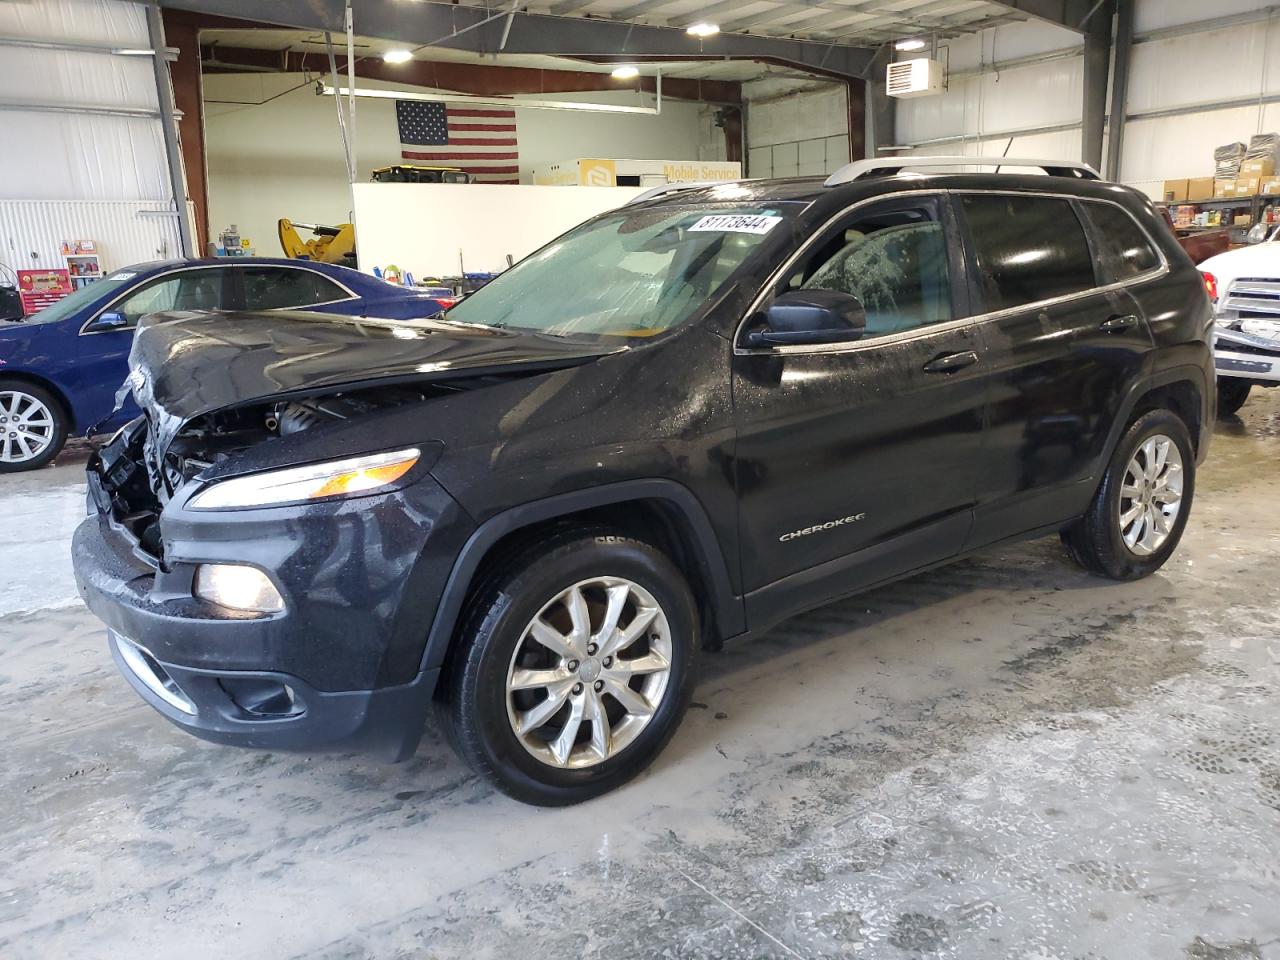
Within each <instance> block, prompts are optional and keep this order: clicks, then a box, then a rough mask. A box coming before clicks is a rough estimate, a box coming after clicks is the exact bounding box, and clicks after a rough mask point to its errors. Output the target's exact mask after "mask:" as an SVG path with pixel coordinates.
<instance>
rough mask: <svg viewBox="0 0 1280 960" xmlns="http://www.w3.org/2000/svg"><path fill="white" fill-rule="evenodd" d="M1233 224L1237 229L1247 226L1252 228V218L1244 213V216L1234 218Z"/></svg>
mask: <svg viewBox="0 0 1280 960" xmlns="http://www.w3.org/2000/svg"><path fill="white" fill-rule="evenodd" d="M1233 222H1234V223H1235V225H1236V226H1237V227H1249V226H1252V225H1253V217H1251V216H1249V215H1248V214H1247V213H1245V214H1241V215H1240V216H1238V217H1236V218H1235V220H1234V221H1233Z"/></svg>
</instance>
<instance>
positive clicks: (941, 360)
mask: <svg viewBox="0 0 1280 960" xmlns="http://www.w3.org/2000/svg"><path fill="white" fill-rule="evenodd" d="M977 362H978V355H977V354H976V353H975V352H974V351H972V350H966V351H964V353H944V354H943V355H942V356H940V357H938V358H937V359H936V360H930V361H929V362H928V363H926V364H925V365H924V372H925V373H955V372H956V371H957V370H962V369H964V368H965V367H971V366H973V365H974V364H975V363H977Z"/></svg>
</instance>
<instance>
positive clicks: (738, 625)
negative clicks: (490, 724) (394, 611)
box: [421, 478, 746, 670]
mask: <svg viewBox="0 0 1280 960" xmlns="http://www.w3.org/2000/svg"><path fill="white" fill-rule="evenodd" d="M641 500H650V501H652V500H661V501H664V502H665V503H666V504H667V505H669V506H671V507H672V508H673V509H674V510H675V511H676V513H677V514H678V516H679V517H680V519H681V520H683V521H684V523H685V525H686V530H687V532H688V533H689V534H690V535H691V536H690V538H689V539H690V544H689V545H690V546H691V547H692V548H693V549H694V551H696V557H695V559H696V560H697V562H698V563H699V565H700V567H701V572H702V574H703V576H704V579H705V582H706V586H707V588H708V590H709V592H710V597H709V598H708V599H709V600H710V602H711V604H712V607H713V608H714V610H715V614H716V618H717V623H718V625H719V628H720V632H721V633H722V634H723V636H725V637H730V636H734V635H736V634H740V633H743V632H744V631H745V630H746V614H745V608H744V605H743V599H742V597H740V596H738V595H737V594H736V593H735V592H734V590H733V586H732V580H731V578H730V576H729V567H728V564H727V563H726V561H725V557H724V551H723V549H722V548H721V545H720V541H719V539H718V538H717V537H716V535H715V531H714V529H713V528H712V526H711V521H710V519H709V518H708V517H707V512H706V510H705V509H704V508H703V506H702V503H701V502H700V501H699V500H698V498H697V497H696V496H694V494H693V492H692V491H691V490H689V488H688V487H686V486H684V485H683V484H681V483H678V482H676V481H674V480H667V479H662V478H651V479H640V480H626V481H622V482H620V483H609V484H603V485H601V486H598V487H589V488H587V489H585V490H577V491H573V492H571V493H562V494H557V495H556V496H553V497H547V498H545V499H542V500H534V501H531V502H529V503H525V504H521V505H519V506H516V507H512V508H510V509H508V510H504V511H503V512H501V513H498V514H496V515H494V516H493V517H490V518H489V519H488V520H486V521H484V522H483V523H482V524H480V526H479V527H477V528H476V529H475V530H474V531H473V532H472V534H471V536H470V537H469V538H468V539H467V542H466V543H465V544H464V545H463V547H462V550H461V551H460V552H459V553H458V557H457V559H456V560H455V561H454V564H453V569H452V570H451V571H450V572H449V577H448V579H447V580H446V582H445V587H444V591H443V592H442V594H441V597H440V603H439V606H438V607H437V609H436V613H435V616H434V618H433V620H432V623H431V628H430V630H429V631H428V633H427V642H426V647H425V649H424V650H423V655H422V665H421V669H422V670H432V669H435V668H438V667H439V666H441V665H442V664H443V663H444V660H445V657H446V655H447V654H448V652H449V648H450V646H451V645H452V643H453V637H454V632H455V630H456V628H457V624H458V621H459V619H460V617H461V616H462V613H463V604H464V602H465V600H466V598H467V596H468V594H469V592H470V590H471V586H472V584H473V583H474V582H475V577H476V575H477V573H478V572H479V570H480V567H481V564H482V563H483V562H484V560H485V559H486V558H487V557H488V556H489V553H490V550H491V548H492V547H493V546H494V544H496V543H497V542H498V541H499V540H501V539H502V538H503V537H505V536H507V535H508V534H510V533H514V532H516V531H518V530H520V529H522V528H524V527H529V526H532V525H534V524H538V523H544V522H546V521H548V520H554V519H556V518H557V517H563V516H568V515H571V514H574V513H579V512H581V511H583V510H589V509H592V508H597V507H607V506H616V505H619V504H624V503H628V502H633V501H641Z"/></svg>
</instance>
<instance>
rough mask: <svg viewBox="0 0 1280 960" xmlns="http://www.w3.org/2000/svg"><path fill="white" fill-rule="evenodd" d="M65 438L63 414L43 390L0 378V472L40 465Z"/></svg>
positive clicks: (50, 396)
mask: <svg viewBox="0 0 1280 960" xmlns="http://www.w3.org/2000/svg"><path fill="white" fill-rule="evenodd" d="M66 438H67V426H66V417H65V415H64V414H63V412H62V407H61V405H60V404H59V403H58V401H57V400H55V399H54V398H53V396H52V395H51V394H50V393H49V392H48V391H47V390H45V389H44V388H43V387H38V386H35V385H34V384H29V383H23V382H20V381H15V380H0V473H16V472H18V471H20V470H34V469H36V468H37V467H43V466H44V465H45V464H47V463H48V462H49V461H51V460H52V459H53V458H54V457H56V456H57V455H58V452H59V451H60V450H61V449H62V445H63V443H65V442H66Z"/></svg>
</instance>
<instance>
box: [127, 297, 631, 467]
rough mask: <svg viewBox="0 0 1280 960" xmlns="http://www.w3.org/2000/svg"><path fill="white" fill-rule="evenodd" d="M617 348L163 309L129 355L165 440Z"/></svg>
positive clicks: (467, 329) (437, 328)
mask: <svg viewBox="0 0 1280 960" xmlns="http://www.w3.org/2000/svg"><path fill="white" fill-rule="evenodd" d="M616 349H617V348H616V347H610V346H602V345H600V344H597V343H590V342H583V341H575V340H570V339H565V338H562V337H551V336H546V335H544V334H536V333H526V332H519V331H515V330H501V329H496V328H493V327H480V326H473V325H469V324H460V323H450V322H447V321H444V320H407V321H392V320H375V319H365V318H360V317H346V316H338V315H335V314H322V313H304V312H294V311H271V312H267V313H220V312H169V313H156V314H151V315H150V316H147V317H145V318H144V319H143V320H142V322H141V323H140V324H139V325H138V330H137V333H136V335H135V337H134V341H133V349H132V351H131V352H130V354H129V369H130V374H129V380H128V382H127V383H126V385H125V389H129V388H131V389H132V390H133V394H134V397H135V399H136V400H137V401H138V405H139V406H141V407H142V408H143V409H144V410H146V411H147V412H148V413H149V414H150V415H151V418H152V420H153V424H154V426H155V428H156V430H157V433H158V435H159V436H158V439H159V440H160V443H161V447H162V448H167V446H168V443H169V441H170V440H171V439H172V437H173V435H174V434H176V433H177V431H178V430H179V429H181V427H182V425H183V424H184V423H186V422H188V421H190V420H191V419H193V418H194V417H198V416H201V415H203V414H206V413H210V412H212V411H215V410H221V409H225V408H228V407H236V406H242V405H245V404H249V403H254V402H259V401H266V400H270V399H274V398H280V399H283V398H286V397H297V396H306V395H312V394H318V393H324V392H329V391H332V390H334V389H336V388H341V387H351V388H355V387H357V386H367V385H370V384H373V383H379V382H382V383H386V382H401V383H409V382H422V381H429V380H444V379H450V378H454V377H465V376H476V375H479V374H484V373H500V372H510V371H512V370H513V369H520V370H529V371H537V370H549V369H557V368H561V367H566V366H573V365H575V364H577V363H582V362H585V361H588V360H592V359H595V358H596V357H599V356H603V355H604V354H606V353H611V352H613V351H614V350H616Z"/></svg>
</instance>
